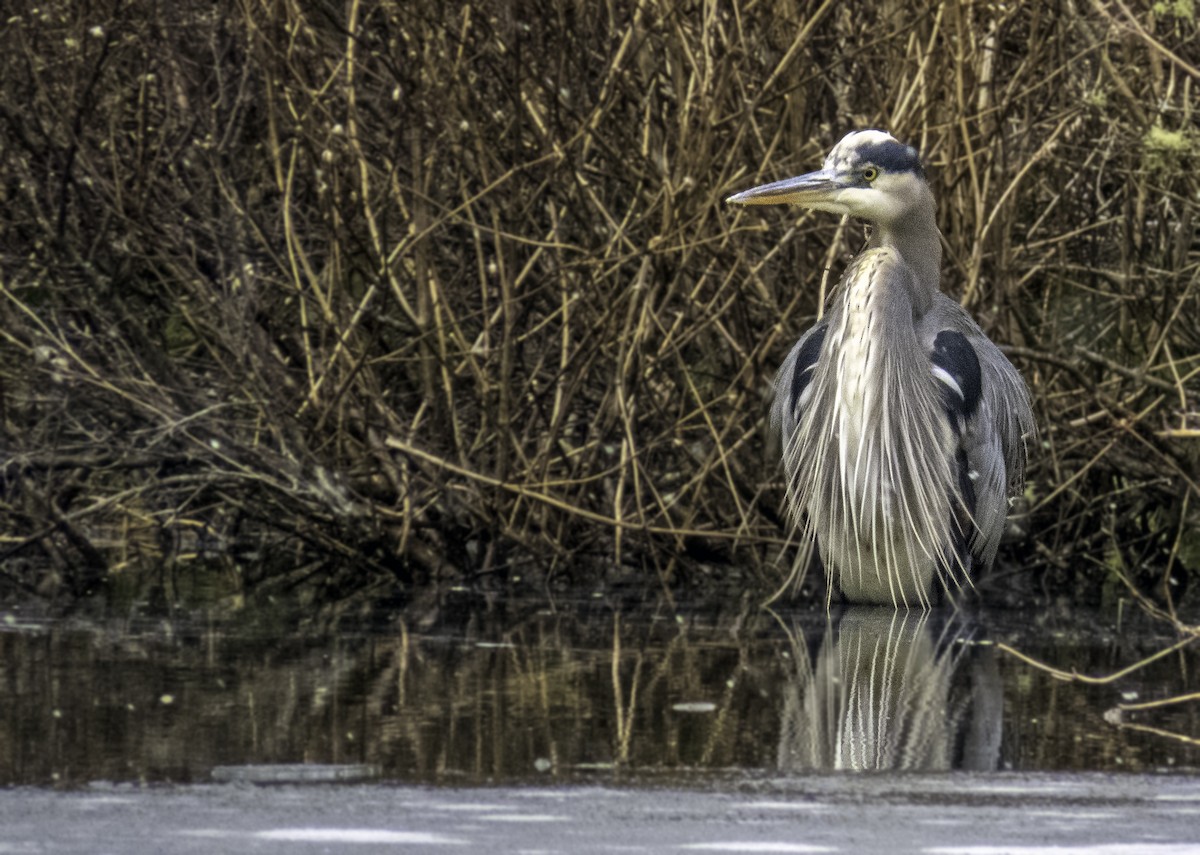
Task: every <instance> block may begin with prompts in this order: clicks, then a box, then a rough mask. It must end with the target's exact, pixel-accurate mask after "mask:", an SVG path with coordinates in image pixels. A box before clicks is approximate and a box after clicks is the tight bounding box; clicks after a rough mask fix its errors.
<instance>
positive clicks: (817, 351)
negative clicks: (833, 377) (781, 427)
mask: <svg viewBox="0 0 1200 855" xmlns="http://www.w3.org/2000/svg"><path fill="white" fill-rule="evenodd" d="M828 329H829V324H824V323H822V324H817V326H815V327H813V328H812V332H810V333H809V334H808V338H806V339H805V340H804V344H803V345H802V346H801V348H800V352H799V353H798V354H796V365H795V367H794V369H793V371H792V400H791V405H792V412H793V413H795V410H796V405H797V404H798V403H799V402H800V396H801V395H803V394H804V390H805V389H807V388H808V384H809V383H811V382H812V376H813V369H814V368H815V367H816V364H817V360H818V359H820V358H821V345H823V344H824V343H825V332H826V330H828Z"/></svg>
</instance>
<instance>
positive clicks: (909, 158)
mask: <svg viewBox="0 0 1200 855" xmlns="http://www.w3.org/2000/svg"><path fill="white" fill-rule="evenodd" d="M856 154H857V155H858V157H859V162H860V163H863V164H867V163H873V164H875V165H876V166H878V167H879V168H880V169H883V170H886V171H887V172H915V173H916V174H917V175H920V176H921V177H922V178H924V177H925V170H924V168H922V166H921V157H920V155H918V154H917V150H916V149H915V148H913V147H912V146H911V145H905V144H904V143H902V142H897V141H896V140H888V141H886V142H878V143H872V144H871V145H865V146H863V147H862V148H860V149H858V151H857V152H856Z"/></svg>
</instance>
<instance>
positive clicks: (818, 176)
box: [725, 169, 846, 209]
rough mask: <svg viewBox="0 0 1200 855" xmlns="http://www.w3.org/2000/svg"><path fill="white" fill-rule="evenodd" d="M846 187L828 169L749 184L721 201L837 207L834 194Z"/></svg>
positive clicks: (836, 175) (734, 203) (836, 194)
mask: <svg viewBox="0 0 1200 855" xmlns="http://www.w3.org/2000/svg"><path fill="white" fill-rule="evenodd" d="M845 189H846V184H845V183H844V181H843V180H842V179H841V178H839V177H838V174H837V173H836V172H834V171H833V170H830V169H822V170H819V171H817V172H810V173H808V174H807V175H799V176H797V177H795V178H785V179H784V180H783V181H776V182H774V183H773V184H762V185H760V186H758V187H751V188H750V189H749V190H743V191H742V192H741V193H735V194H734V195H733V196H730V197H729V198H728V199H726V200H725V201H726V202H727V203H729V204H731V205H785V204H790V205H803V206H804V207H805V208H818V207H820V208H826V209H828V206H837V197H838V194H840V193H841V192H842V191H843V190H845Z"/></svg>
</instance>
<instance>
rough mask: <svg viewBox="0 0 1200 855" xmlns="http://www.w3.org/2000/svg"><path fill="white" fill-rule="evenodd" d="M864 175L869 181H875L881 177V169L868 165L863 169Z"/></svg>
mask: <svg viewBox="0 0 1200 855" xmlns="http://www.w3.org/2000/svg"><path fill="white" fill-rule="evenodd" d="M862 177H863V178H864V179H865V180H867V181H874V180H875V179H876V178H878V177H879V169H878V168H877V167H874V166H868V167H866V168H864V169H863V171H862Z"/></svg>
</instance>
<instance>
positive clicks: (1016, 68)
mask: <svg viewBox="0 0 1200 855" xmlns="http://www.w3.org/2000/svg"><path fill="white" fill-rule="evenodd" d="M0 46H2V48H3V49H2V50H0V80H2V81H3V85H2V87H0V452H2V456H0V579H3V581H4V583H5V586H6V587H8V588H10V589H12V590H18V591H31V590H37V591H41V592H43V593H47V594H57V593H61V592H66V593H69V594H81V593H85V592H88V591H91V590H94V589H95V588H96V587H97V586H98V585H101V584H104V583H106V582H111V581H112V580H119V579H131V580H135V581H136V582H137V583H138V584H139V585H140V584H142V583H143V582H144V581H145V580H146V579H152V580H163V581H165V582H175V583H178V582H179V580H180V579H181V578H182V577H181V576H180V574H179V573H178V572H164V568H165V569H166V570H168V571H170V570H178V569H179V568H180V567H183V566H187V567H189V568H193V569H195V570H196V571H197V572H196V573H195V574H189V575H188V578H195V579H201V580H208V581H212V580H217V581H218V582H219V583H220V584H221V585H222V586H225V588H226V589H227V590H235V591H236V590H244V589H245V588H246V587H253V586H255V585H260V584H262V583H263V582H265V581H270V582H271V584H273V585H279V584H293V583H296V582H299V581H302V580H305V579H315V580H318V581H321V582H324V583H328V584H330V585H332V586H333V588H334V590H344V589H345V588H346V587H347V586H351V587H354V588H360V587H362V586H367V587H370V586H371V585H383V586H388V587H391V586H394V585H395V584H396V582H397V580H398V581H399V583H400V584H401V586H402V587H404V588H405V589H410V588H411V586H413V585H418V584H422V583H424V582H427V581H429V580H431V579H438V578H448V579H452V580H477V579H480V578H489V579H490V578H498V579H507V580H513V579H515V578H517V577H521V578H524V579H527V580H536V581H538V582H546V583H549V584H557V583H563V584H566V583H571V582H580V581H583V580H589V581H591V580H594V579H595V578H596V574H597V573H602V574H605V577H606V578H607V579H608V580H609V581H620V580H622V579H624V580H630V581H636V582H639V583H640V582H644V581H646V580H649V581H650V583H651V584H654V585H658V584H663V585H668V584H676V583H678V582H680V581H688V582H693V581H695V580H702V579H704V578H715V579H718V580H724V579H728V578H730V577H732V576H734V575H741V576H745V577H748V578H750V579H752V580H755V581H758V582H760V583H761V584H762V585H763V587H764V589H766V588H769V587H771V586H774V585H775V584H777V583H778V581H779V580H780V579H781V578H782V576H783V574H784V573H785V572H786V570H787V569H789V568H790V564H791V557H790V556H791V549H790V547H789V545H788V535H787V531H786V529H785V527H784V526H783V525H782V523H781V519H780V515H779V512H778V511H779V502H780V498H781V490H780V484H779V482H778V478H777V474H776V473H775V471H774V467H773V465H772V464H771V463H769V462H768V461H767V459H766V456H765V454H764V451H763V448H764V444H763V438H762V436H763V434H762V426H763V417H764V414H765V410H766V406H765V403H764V395H765V391H766V389H767V387H768V383H769V380H770V377H771V375H772V373H773V371H774V369H775V367H776V366H777V365H778V363H779V361H780V360H781V358H782V356H783V354H784V353H785V352H786V350H787V348H788V346H789V344H790V343H791V342H792V341H793V340H794V338H795V337H796V336H797V335H798V333H799V332H800V331H801V330H802V329H803V328H805V327H806V325H808V324H809V323H811V322H812V320H813V318H814V317H815V314H816V312H817V311H818V308H819V306H820V303H821V299H822V296H823V293H824V291H825V289H826V288H827V286H828V284H829V283H830V281H832V280H827V279H826V277H825V274H824V271H826V270H828V271H829V275H830V276H832V277H836V275H837V274H838V273H839V272H840V270H841V267H842V265H843V263H844V261H845V259H846V258H847V257H848V256H849V255H850V254H852V253H853V251H854V249H855V247H856V246H857V245H858V243H859V242H860V240H861V233H860V229H859V228H858V227H857V226H856V225H854V224H852V223H847V224H839V223H838V222H837V221H836V218H832V217H829V216H827V215H803V216H800V217H797V216H796V215H795V214H793V213H789V212H785V211H783V210H780V211H762V210H756V211H747V212H740V211H735V210H731V209H728V208H726V207H724V206H723V205H722V204H721V200H722V198H723V197H724V196H726V195H728V194H729V193H731V192H733V191H735V190H738V189H742V188H745V187H747V186H749V185H751V184H753V183H756V182H759V181H764V180H768V179H776V178H781V177H785V176H787V175H790V174H795V173H798V172H801V171H806V170H808V169H811V168H813V167H814V166H815V165H817V164H818V163H819V162H820V160H821V159H822V157H823V155H824V153H825V151H826V150H827V149H828V148H829V147H831V146H832V144H833V143H834V142H836V141H837V140H838V139H839V138H840V137H841V136H842V134H843V133H845V132H846V131H847V130H850V129H853V128H856V127H865V126H875V127H883V128H887V129H889V130H890V131H892V132H893V133H894V134H896V135H897V136H899V137H900V138H902V139H904V140H906V141H911V142H912V143H914V144H916V145H917V146H919V147H920V149H921V150H922V152H923V153H924V156H925V158H926V160H927V165H928V169H929V174H930V177H931V181H932V183H933V186H934V189H935V192H936V194H937V196H938V198H939V201H940V215H939V216H940V222H941V226H942V230H943V233H944V235H945V238H946V243H947V247H948V251H947V254H946V260H945V274H946V275H945V287H946V289H947V290H948V291H949V292H951V293H952V294H954V295H955V296H957V297H960V298H961V299H962V301H963V302H964V303H965V304H966V305H967V306H968V307H969V308H970V309H971V310H972V311H973V312H974V313H975V314H976V316H977V317H978V319H979V320H980V323H981V324H982V325H983V326H984V328H985V329H986V330H987V331H988V332H989V333H990V334H992V336H993V337H994V338H995V339H996V340H997V341H999V342H1002V343H1006V344H1010V345H1011V348H1010V353H1011V355H1012V357H1013V359H1014V361H1015V362H1016V363H1017V365H1018V366H1019V367H1020V368H1021V369H1022V370H1023V372H1024V373H1025V375H1026V377H1027V378H1028V379H1029V381H1030V383H1031V385H1032V387H1033V390H1034V394H1035V397H1036V400H1037V413H1038V417H1039V421H1040V424H1041V428H1042V434H1041V437H1040V438H1039V440H1038V444H1037V445H1036V446H1035V447H1034V448H1033V449H1032V451H1033V465H1032V471H1031V475H1030V479H1029V490H1028V495H1027V499H1028V501H1027V503H1026V505H1027V507H1026V508H1025V511H1026V515H1025V516H1024V517H1022V518H1021V520H1020V522H1021V528H1022V530H1023V533H1019V534H1018V536H1017V537H1016V538H1015V540H1014V541H1013V542H1012V543H1011V544H1009V545H1008V546H1006V548H1005V550H1004V552H1003V553H1002V560H1003V561H1004V563H1005V565H1006V566H1009V567H1012V568H1017V571H1016V573H1017V575H1016V577H1015V578H1018V579H1019V580H1021V581H1023V582H1025V583H1028V584H1027V586H1026V587H1028V586H1038V587H1042V588H1047V589H1050V590H1069V591H1072V592H1074V593H1075V594H1076V595H1080V594H1089V595H1095V596H1100V595H1102V594H1103V592H1104V591H1105V589H1106V585H1109V584H1111V582H1112V580H1114V579H1115V578H1117V573H1118V572H1124V573H1126V574H1127V575H1129V576H1131V577H1133V578H1134V580H1135V581H1136V582H1138V583H1139V584H1140V585H1142V586H1143V587H1146V588H1153V589H1155V590H1156V591H1157V592H1158V594H1159V595H1160V596H1162V597H1164V598H1167V599H1171V598H1177V597H1178V594H1179V592H1180V591H1181V590H1182V589H1183V588H1184V587H1185V586H1186V581H1187V578H1188V575H1189V573H1192V574H1194V573H1196V572H1197V568H1200V535H1198V534H1197V533H1196V532H1197V529H1198V528H1200V526H1198V523H1200V505H1198V504H1197V502H1198V501H1200V491H1198V487H1197V484H1198V481H1200V472H1198V468H1200V467H1198V465H1197V464H1198V460H1200V453H1198V451H1197V429H1198V428H1200V420H1198V419H1197V413H1198V412H1200V411H1198V404H1197V395H1198V394H1200V379H1198V378H1200V311H1198V310H1200V298H1198V296H1197V283H1198V282H1200V242H1198V240H1197V235H1196V229H1197V222H1196V220H1197V218H1196V202H1197V199H1198V198H1200V196H1198V194H1200V177H1198V176H1200V168H1198V167H1200V157H1198V153H1200V135H1198V133H1197V121H1196V105H1197V87H1198V86H1200V41H1198V38H1197V22H1196V18H1195V8H1194V5H1193V4H1192V3H1191V2H1190V0H1173V2H1155V3H1152V4H1150V3H1132V4H1127V3H1126V2H1124V0H1055V2H1049V3H1020V2H1012V3H1000V2H930V3H927V4H923V5H918V7H916V8H915V9H914V8H912V7H911V5H910V4H900V3H891V2H885V3H846V2H840V3H835V2H832V0H825V2H795V3H788V2H758V3H755V2H746V3H733V2H727V3H716V2H707V3H700V2H676V3H671V2H656V1H655V0H645V2H640V3H638V2H627V3H620V2H607V3H582V2H570V0H545V2H529V3H508V2H488V0H465V2H461V3H443V2H441V0H405V2H401V3H387V2H380V0H346V2H344V3H340V4H334V3H326V2H320V0H313V1H312V2H305V0H278V2H266V0H242V2H219V3H215V4H214V3H211V2H199V0H183V2H174V0H173V2H162V0H126V2H120V1H119V0H108V2H65V1H64V0H47V2H40V3H37V4H33V3H23V2H22V3H18V4H16V5H15V6H12V7H10V8H8V10H7V11H6V12H5V15H4V20H3V21H0ZM997 578H998V580H999V581H998V582H997V584H999V583H1002V582H1004V580H1005V579H1006V578H1008V579H1011V578H1013V577H1012V576H1008V577H1006V575H1005V574H1003V573H1001V574H998V577H997ZM1172 579H1173V580H1174V584H1172V583H1171V581H1170V580H1172ZM166 593H167V594H168V595H169V596H173V595H174V591H173V590H172V589H170V588H169V586H168V588H167V591H166Z"/></svg>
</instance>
